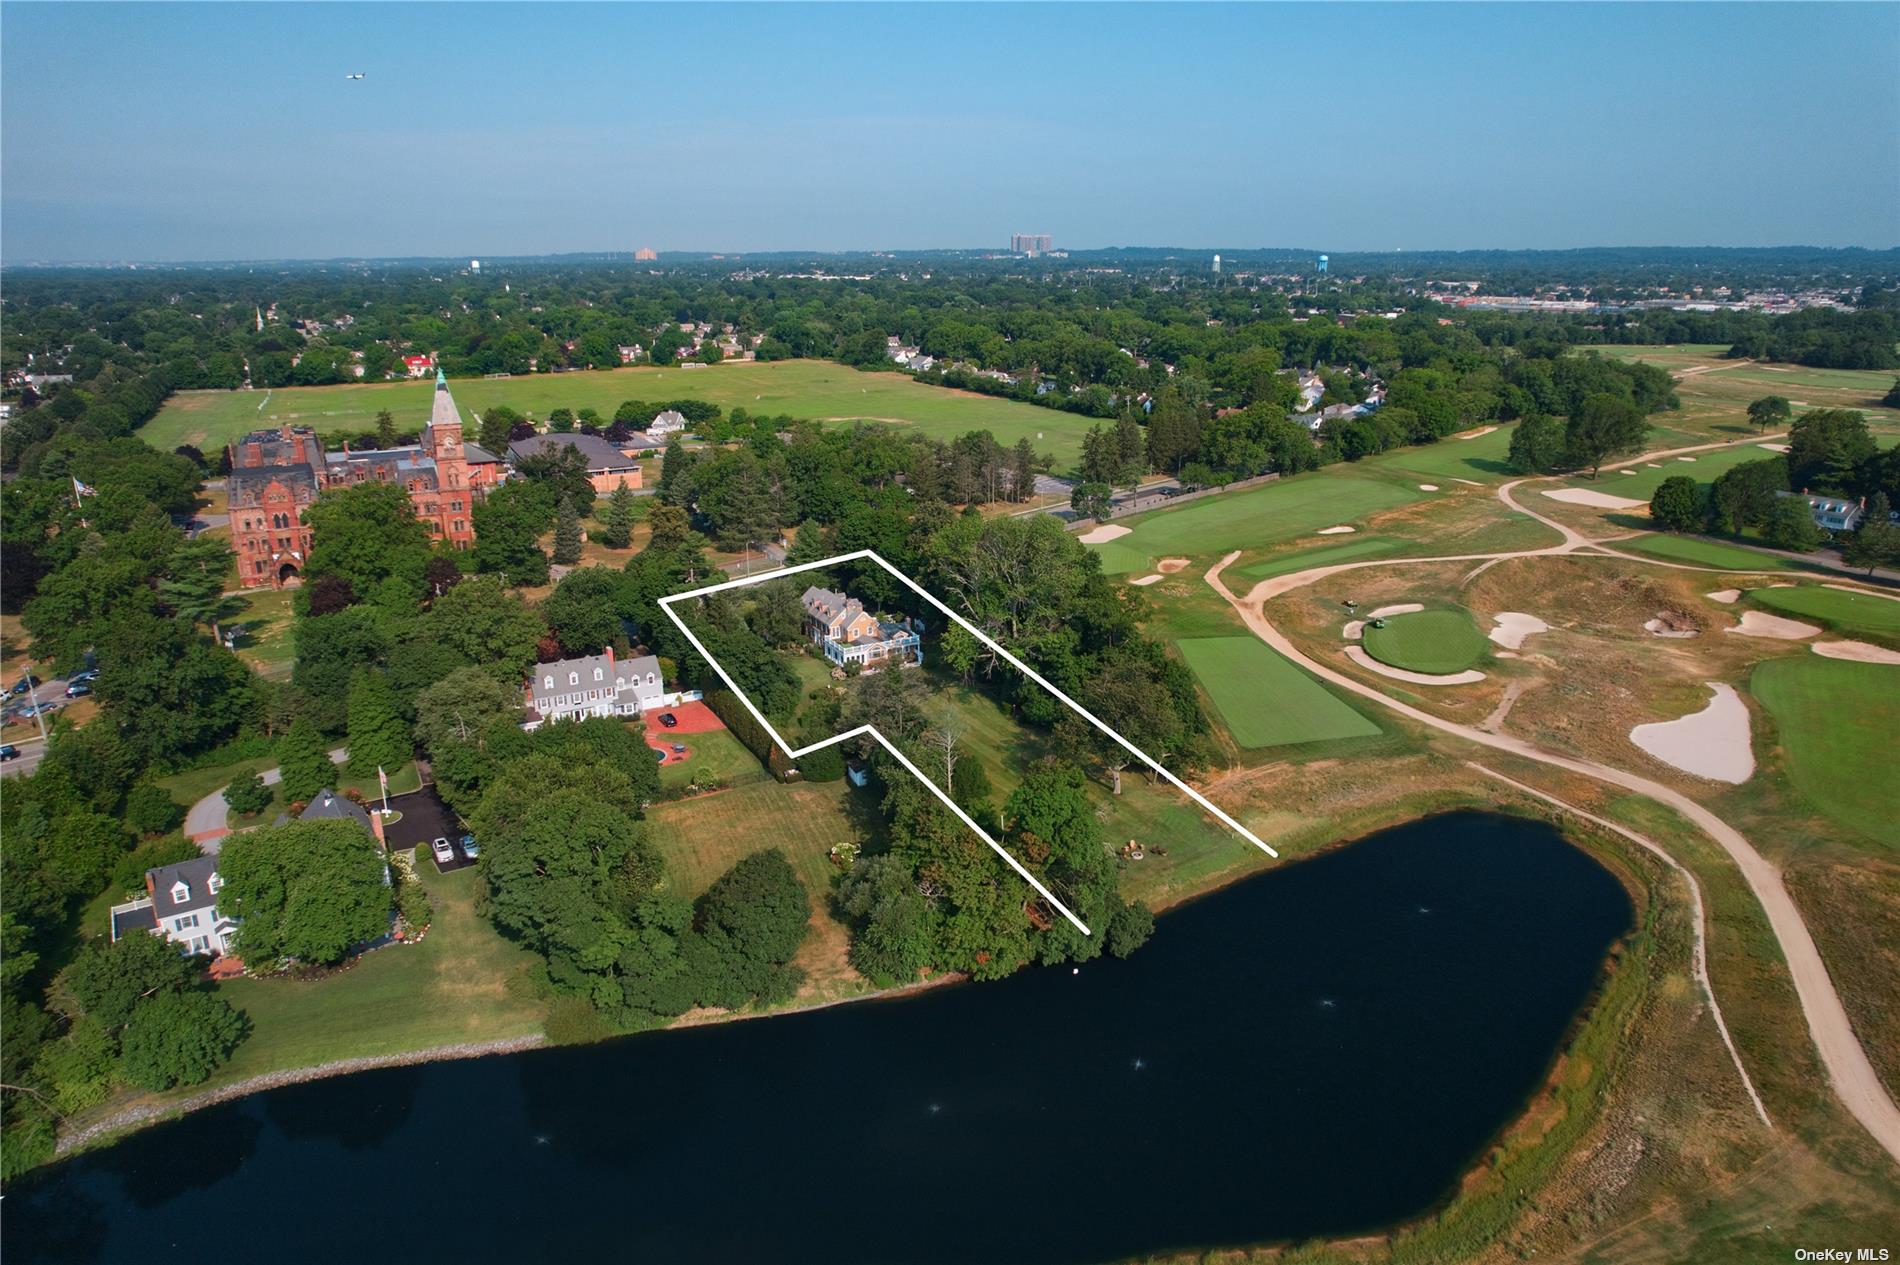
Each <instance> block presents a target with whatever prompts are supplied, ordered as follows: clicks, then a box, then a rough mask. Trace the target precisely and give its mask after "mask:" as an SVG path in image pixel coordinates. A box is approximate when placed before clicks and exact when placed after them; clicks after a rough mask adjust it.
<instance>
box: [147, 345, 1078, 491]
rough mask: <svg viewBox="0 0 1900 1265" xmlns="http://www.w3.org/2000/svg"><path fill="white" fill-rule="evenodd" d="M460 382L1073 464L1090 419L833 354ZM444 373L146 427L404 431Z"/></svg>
mask: <svg viewBox="0 0 1900 1265" xmlns="http://www.w3.org/2000/svg"><path fill="white" fill-rule="evenodd" d="M449 385H450V389H451V390H453V391H454V393H455V402H456V403H457V404H459V405H461V407H462V413H463V416H464V418H465V419H467V420H468V421H469V423H470V424H471V425H473V422H474V419H473V418H472V417H469V414H471V413H474V414H480V413H482V412H483V411H484V410H486V409H488V408H490V407H493V406H494V405H497V404H505V405H507V406H509V407H510V408H513V409H517V410H519V411H520V412H522V413H525V414H532V415H533V416H535V417H537V418H543V417H546V416H547V415H548V414H549V413H551V412H553V411H554V410H555V409H557V408H562V407H566V408H571V409H575V410H579V409H582V408H593V409H596V410H598V411H599V412H600V413H601V415H602V416H604V417H612V416H613V412H614V410H615V409H616V408H618V407H619V406H620V403H621V401H623V400H646V401H649V402H659V401H664V400H680V399H694V400H706V401H708V402H710V403H713V404H717V405H719V406H720V407H721V408H723V409H725V410H727V411H728V412H730V411H731V410H733V409H735V408H743V409H745V410H746V411H747V412H750V413H767V414H781V413H784V414H789V415H791V416H793V417H805V418H816V419H819V420H847V419H852V418H864V419H867V420H870V421H881V422H889V423H893V424H896V425H904V426H913V427H915V428H917V429H918V430H919V431H921V432H923V433H924V434H926V435H930V436H932V437H934V438H937V439H948V438H950V437H952V436H954V435H960V434H962V433H963V432H965V431H971V430H988V431H990V432H991V433H992V434H994V435H995V436H996V439H997V442H999V443H1002V444H1005V445H1008V444H1014V443H1015V442H1016V441H1017V440H1019V439H1024V438H1027V439H1028V440H1029V441H1030V442H1032V443H1034V444H1035V445H1036V448H1037V450H1038V451H1040V452H1048V453H1051V454H1053V455H1054V456H1055V459H1056V466H1057V468H1058V469H1059V470H1060V469H1066V468H1068V466H1069V465H1070V464H1072V463H1073V462H1074V461H1075V460H1076V458H1077V457H1078V456H1079V455H1080V453H1081V443H1082V433H1083V432H1084V431H1086V430H1087V429H1088V428H1089V426H1090V425H1091V424H1092V421H1091V419H1089V418H1086V417H1083V416H1082V415H1081V414H1079V413H1062V412H1058V411H1056V410H1055V409H1045V408H1037V407H1035V406H1034V405H1031V404H1021V403H1018V402H1017V401H1015V400H999V399H993V398H991V397H990V396H986V395H976V394H973V393H970V392H964V391H951V390H947V389H945V388H943V387H931V386H924V385H922V384H921V383H917V382H913V381H911V379H910V378H908V377H906V376H904V375H903V374H897V373H862V372H859V371H858V370H856V369H852V368H849V367H847V366H845V365H840V364H835V363H833V362H831V361H829V360H779V361H771V362H763V363H762V362H758V361H750V362H747V361H739V362H734V363H732V364H718V365H709V366H707V367H705V368H701V369H656V368H651V367H643V368H629V369H612V370H590V371H587V372H583V373H541V374H530V375H526V376H523V377H516V378H495V379H488V378H480V379H477V378H466V379H464V378H458V379H455V380H454V381H452V382H451V383H450V384H449ZM433 390H434V382H433V381H431V380H427V379H418V380H416V381H405V382H377V383H369V384H365V385H346V386H333V387H282V388H278V389H275V390H272V391H181V392H179V393H178V394H176V395H174V396H172V398H171V399H170V400H168V401H166V403H165V407H164V408H163V409H162V410H161V411H160V412H159V414H158V416H157V417H155V418H153V419H152V420H151V421H149V422H147V423H146V424H145V425H144V426H143V427H141V428H140V430H139V437H140V438H142V439H144V440H145V442H147V443H149V444H151V445H152V446H153V447H154V448H162V449H165V450H167V451H169V450H171V449H172V448H175V447H177V446H178V445H180V444H193V445H196V446H197V447H199V448H201V449H203V450H205V451H207V452H209V451H211V450H212V449H214V448H219V447H222V446H223V445H225V444H227V443H229V442H230V441H231V439H233V438H234V437H235V436H237V435H240V434H242V433H243V432H245V431H247V430H252V429H255V428H257V427H260V426H275V425H279V424H281V423H284V422H294V423H296V424H298V425H303V426H314V427H316V428H317V430H318V432H319V433H321V432H324V431H338V430H352V431H362V430H373V429H375V426H376V414H377V412H378V411H379V410H382V409H388V410H389V411H390V413H391V415H392V416H394V417H395V419H396V427H397V429H398V430H413V429H416V428H418V427H420V426H421V425H422V424H423V423H425V422H427V421H428V420H429V404H430V401H431V399H432V398H433V396H432V393H433Z"/></svg>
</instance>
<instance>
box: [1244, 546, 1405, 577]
mask: <svg viewBox="0 0 1900 1265" xmlns="http://www.w3.org/2000/svg"><path fill="white" fill-rule="evenodd" d="M1405 543H1406V542H1405V541H1403V540H1395V539H1393V538H1392V537H1390V536H1360V537H1357V538H1356V539H1353V540H1350V541H1348V542H1347V543H1345V544H1343V545H1321V546H1320V547H1319V548H1317V549H1299V550H1295V551H1294V552H1292V553H1285V554H1281V555H1279V556H1278V557H1274V558H1268V559H1266V560H1265V561H1264V562H1255V563H1252V564H1251V565H1249V566H1244V567H1239V568H1236V570H1235V571H1234V574H1235V575H1239V576H1244V577H1246V578H1247V579H1249V580H1271V579H1272V578H1273V577H1274V576H1276V575H1288V574H1290V573H1292V572H1294V571H1307V570H1311V569H1312V568H1314V567H1331V566H1337V565H1339V564H1340V563H1342V562H1362V561H1364V560H1365V559H1367V558H1373V557H1377V556H1378V555H1380V554H1385V553H1391V552H1392V551H1393V550H1394V549H1402V548H1404V547H1405Z"/></svg>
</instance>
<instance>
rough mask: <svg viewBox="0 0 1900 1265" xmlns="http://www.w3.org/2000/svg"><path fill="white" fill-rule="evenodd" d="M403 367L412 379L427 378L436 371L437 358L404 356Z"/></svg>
mask: <svg viewBox="0 0 1900 1265" xmlns="http://www.w3.org/2000/svg"><path fill="white" fill-rule="evenodd" d="M402 367H403V369H404V371H405V372H407V373H408V375H409V376H410V377H412V378H426V377H428V376H429V374H430V373H431V372H432V371H433V370H434V369H435V357H434V356H404V357H403V358H402Z"/></svg>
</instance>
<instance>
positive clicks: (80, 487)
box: [72, 475, 99, 496]
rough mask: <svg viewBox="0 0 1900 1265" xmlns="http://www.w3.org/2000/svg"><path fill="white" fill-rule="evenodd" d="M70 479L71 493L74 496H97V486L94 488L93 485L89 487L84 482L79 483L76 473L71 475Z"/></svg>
mask: <svg viewBox="0 0 1900 1265" xmlns="http://www.w3.org/2000/svg"><path fill="white" fill-rule="evenodd" d="M72 480H73V495H74V496H97V495H99V489H98V488H95V487H89V486H87V485H86V484H84V483H81V482H80V481H79V476H78V475H73V476H72Z"/></svg>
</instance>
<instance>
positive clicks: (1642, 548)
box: [1611, 535, 1800, 571]
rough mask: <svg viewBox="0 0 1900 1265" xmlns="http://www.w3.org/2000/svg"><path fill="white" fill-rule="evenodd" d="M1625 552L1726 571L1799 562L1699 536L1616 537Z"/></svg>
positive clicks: (1782, 567)
mask: <svg viewBox="0 0 1900 1265" xmlns="http://www.w3.org/2000/svg"><path fill="white" fill-rule="evenodd" d="M1611 548H1613V549H1618V550H1621V551H1623V552H1625V553H1636V554H1647V555H1648V556H1650V557H1652V558H1661V559H1662V560H1663V561H1665V562H1687V563H1690V564H1692V565H1694V566H1698V567H1719V568H1721V569H1723V570H1725V571H1793V570H1796V569H1798V568H1799V565H1800V564H1799V563H1796V562H1794V561H1793V560H1791V559H1788V558H1783V557H1780V556H1778V555H1776V554H1772V553H1760V552H1758V551H1756V550H1753V549H1744V548H1742V547H1741V546H1740V545H1725V544H1723V543H1722V542H1721V541H1719V540H1707V539H1704V538H1703V537H1701V536H1661V535H1657V536H1638V537H1636V538H1635V539H1633V540H1619V541H1617V542H1616V543H1615V544H1614V545H1612V546H1611Z"/></svg>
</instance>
